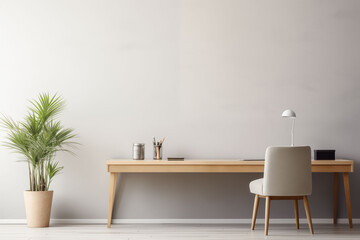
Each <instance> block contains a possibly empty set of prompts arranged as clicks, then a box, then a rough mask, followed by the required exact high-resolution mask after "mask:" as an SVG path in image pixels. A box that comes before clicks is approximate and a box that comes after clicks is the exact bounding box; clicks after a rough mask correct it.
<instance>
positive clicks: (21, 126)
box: [0, 93, 77, 227]
mask: <svg viewBox="0 0 360 240" xmlns="http://www.w3.org/2000/svg"><path fill="white" fill-rule="evenodd" d="M63 109H64V100H63V99H62V98H61V97H60V96H57V95H56V94H55V95H53V96H50V94H48V93H44V94H40V95H39V97H38V99H37V100H32V101H30V106H29V107H28V113H27V115H26V116H25V118H24V120H23V121H14V120H13V119H12V118H11V117H7V116H4V115H3V117H2V118H1V119H0V122H1V125H2V127H4V129H5V130H6V131H7V138H6V141H5V146H7V147H8V148H10V149H12V150H14V152H16V153H19V154H20V155H22V157H23V159H22V161H24V162H25V163H27V167H28V172H29V185H30V188H29V190H26V191H25V192H24V198H25V209H26V218H27V224H28V227H48V226H49V222H50V214H51V205H52V197H53V191H52V190H50V184H51V182H52V180H53V178H54V176H56V175H57V174H58V173H60V171H61V170H62V169H63V166H59V163H58V162H57V161H56V160H55V155H56V153H57V152H59V151H67V152H70V153H72V152H71V151H70V150H69V148H70V147H74V145H75V144H77V143H76V142H73V141H72V139H73V138H74V137H75V134H74V133H73V129H70V128H64V127H63V126H62V125H61V124H60V122H59V121H58V120H57V116H58V115H59V113H60V112H61V111H62V110H63Z"/></svg>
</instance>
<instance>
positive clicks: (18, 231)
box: [0, 224, 360, 240]
mask: <svg viewBox="0 0 360 240" xmlns="http://www.w3.org/2000/svg"><path fill="white" fill-rule="evenodd" d="M314 231H315V235H313V236H311V235H310V233H309V229H308V228H307V225H305V224H300V230H296V229H295V225H292V224H286V225H281V224H270V228H269V236H268V237H265V236H264V225H263V224H258V225H256V228H255V231H251V230H250V225H249V224H222V225H219V224H206V225H203V224H119V225H116V224H115V225H113V226H112V228H111V229H108V228H106V226H105V225H63V224H54V225H52V226H51V227H50V228H27V227H26V226H25V225H0V239H1V240H11V239H33V240H60V239H61V240H66V239H74V240H78V239H81V240H93V239H94V240H95V239H96V240H103V239H104V240H106V239H116V240H125V239H126V240H175V239H176V240H182V239H189V240H195V239H196V240H215V239H218V240H220V239H221V240H227V239H284V240H285V239H286V240H291V239H360V225H354V228H353V229H349V227H348V225H336V226H334V225H325V224H318V225H316V224H315V225H314Z"/></svg>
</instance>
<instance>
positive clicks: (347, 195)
mask: <svg viewBox="0 0 360 240" xmlns="http://www.w3.org/2000/svg"><path fill="white" fill-rule="evenodd" d="M343 177H344V189H345V198H346V208H347V214H348V219H349V227H350V228H352V215H351V202H350V184H349V173H343Z"/></svg>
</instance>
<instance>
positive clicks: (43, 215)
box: [24, 191, 54, 228]
mask: <svg viewBox="0 0 360 240" xmlns="http://www.w3.org/2000/svg"><path fill="white" fill-rule="evenodd" d="M53 193H54V192H53V191H25V192H24V198H25V210H26V219H27V225H28V227H31V228H36V227H49V223H50V214H51V204H52V198H53Z"/></svg>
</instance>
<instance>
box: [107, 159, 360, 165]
mask: <svg viewBox="0 0 360 240" xmlns="http://www.w3.org/2000/svg"><path fill="white" fill-rule="evenodd" d="M353 164H354V161H353V160H347V159H336V160H312V165H353ZM106 165H260V166H261V165H264V161H263V160H246V159H245V160H244V159H242V160H240V159H239V160H236V159H232V160H230V159H185V160H184V161H168V160H165V159H164V160H152V159H148V160H131V159H111V160H107V161H106Z"/></svg>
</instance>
